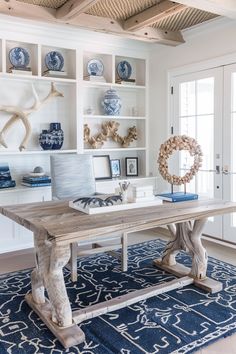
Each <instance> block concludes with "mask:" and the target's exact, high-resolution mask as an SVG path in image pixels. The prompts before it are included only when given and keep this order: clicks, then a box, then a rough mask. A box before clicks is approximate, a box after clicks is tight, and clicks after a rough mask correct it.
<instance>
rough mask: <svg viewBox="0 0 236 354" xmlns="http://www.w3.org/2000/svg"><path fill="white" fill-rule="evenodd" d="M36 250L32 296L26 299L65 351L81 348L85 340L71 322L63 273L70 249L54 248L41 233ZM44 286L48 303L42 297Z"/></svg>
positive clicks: (38, 235)
mask: <svg viewBox="0 0 236 354" xmlns="http://www.w3.org/2000/svg"><path fill="white" fill-rule="evenodd" d="M35 248H36V269H35V270H34V271H33V272H32V276H31V279H32V294H28V295H26V301H27V303H28V304H29V305H30V306H31V307H32V309H33V310H34V311H35V312H36V313H37V314H38V315H39V317H40V318H41V319H42V320H43V322H44V323H45V324H46V325H47V327H48V328H49V329H50V330H51V331H52V332H53V333H54V335H55V336H56V337H57V338H58V339H59V341H60V342H61V343H62V345H64V347H65V348H68V347H70V346H73V345H77V344H80V343H81V342H83V341H84V339H85V337H84V333H83V331H82V330H81V329H80V328H79V327H78V326H77V325H76V324H74V322H73V319H72V311H71V306H70V302H69V299H68V296H67V292H66V287H65V282H64V278H63V272H62V269H63V267H64V266H65V265H66V264H67V262H68V260H69V259H70V245H66V246H56V245H54V244H52V243H51V242H49V241H48V240H47V235H46V234H44V232H40V233H37V234H35ZM44 286H45V288H46V290H47V293H48V297H49V300H48V299H46V298H45V296H44Z"/></svg>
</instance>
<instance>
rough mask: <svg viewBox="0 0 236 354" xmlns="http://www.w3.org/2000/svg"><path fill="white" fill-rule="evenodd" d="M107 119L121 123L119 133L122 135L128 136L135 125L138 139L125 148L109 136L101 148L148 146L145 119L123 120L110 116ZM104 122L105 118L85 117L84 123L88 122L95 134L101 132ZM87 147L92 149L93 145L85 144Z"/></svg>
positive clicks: (93, 134)
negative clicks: (92, 118)
mask: <svg viewBox="0 0 236 354" xmlns="http://www.w3.org/2000/svg"><path fill="white" fill-rule="evenodd" d="M107 121H117V122H118V123H119V124H120V125H119V128H118V131H117V133H118V134H119V135H120V136H122V137H123V136H126V135H127V134H128V129H129V128H131V127H133V126H135V127H136V129H137V134H138V139H137V140H134V141H133V142H132V143H131V144H130V146H129V147H127V148H123V147H121V146H120V145H119V144H118V143H117V142H115V141H113V140H112V139H111V138H108V140H107V141H104V145H103V147H102V148H101V150H104V149H121V150H122V149H137V148H143V147H145V146H146V141H145V120H133V119H132V120H130V119H123V120H122V121H118V119H113V118H112V117H108V118H107ZM102 123H104V119H97V120H96V121H94V120H91V119H90V120H89V119H85V120H84V124H88V127H89V128H90V135H91V136H95V135H97V134H99V133H100V132H101V125H102ZM84 146H85V148H88V149H90V148H91V147H90V146H89V145H88V144H85V145H84Z"/></svg>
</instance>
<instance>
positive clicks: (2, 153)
mask: <svg viewBox="0 0 236 354" xmlns="http://www.w3.org/2000/svg"><path fill="white" fill-rule="evenodd" d="M72 153H73V154H74V153H77V150H76V149H74V150H64V149H60V150H25V151H19V150H12V151H7V150H6V151H4V150H1V151H0V156H6V155H38V154H43V155H52V154H72Z"/></svg>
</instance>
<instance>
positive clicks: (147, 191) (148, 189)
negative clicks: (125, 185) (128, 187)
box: [133, 186, 155, 203]
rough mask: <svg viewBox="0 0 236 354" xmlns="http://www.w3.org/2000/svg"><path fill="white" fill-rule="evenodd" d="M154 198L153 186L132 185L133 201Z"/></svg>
mask: <svg viewBox="0 0 236 354" xmlns="http://www.w3.org/2000/svg"><path fill="white" fill-rule="evenodd" d="M154 199H155V196H154V193H153V186H133V202H134V203H139V202H150V201H152V200H154Z"/></svg>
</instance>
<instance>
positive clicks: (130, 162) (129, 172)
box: [125, 157, 138, 176]
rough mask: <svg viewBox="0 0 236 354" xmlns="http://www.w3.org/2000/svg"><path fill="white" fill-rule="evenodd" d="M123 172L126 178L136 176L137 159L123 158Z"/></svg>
mask: <svg viewBox="0 0 236 354" xmlns="http://www.w3.org/2000/svg"><path fill="white" fill-rule="evenodd" d="M125 172H126V176H138V158H137V157H126V158H125Z"/></svg>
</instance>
